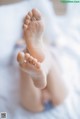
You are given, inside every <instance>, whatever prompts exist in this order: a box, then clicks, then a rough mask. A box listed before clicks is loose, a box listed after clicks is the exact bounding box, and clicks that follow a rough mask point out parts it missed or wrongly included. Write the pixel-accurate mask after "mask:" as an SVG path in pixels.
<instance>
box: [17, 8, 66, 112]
mask: <svg viewBox="0 0 80 119" xmlns="http://www.w3.org/2000/svg"><path fill="white" fill-rule="evenodd" d="M44 28H45V26H44V22H43V18H42V15H41V13H40V12H39V11H38V10H36V9H33V10H32V11H30V12H29V13H28V14H27V15H26V17H25V19H24V24H23V34H24V40H25V42H26V45H27V49H26V52H19V53H18V56H17V60H18V62H19V65H20V68H21V70H20V74H21V88H20V89H21V93H20V94H21V103H22V105H23V106H24V107H25V108H26V109H27V110H29V111H31V112H41V111H43V110H44V102H45V101H49V100H50V101H51V102H52V104H53V105H54V106H57V105H59V104H61V103H63V101H64V99H65V98H66V96H67V94H68V92H67V88H66V86H65V84H64V82H63V79H62V76H61V72H60V69H59V67H58V65H57V62H56V61H55V59H54V57H53V56H52V54H51V52H50V51H49V47H50V46H48V45H46V44H44V42H43V33H44Z"/></svg>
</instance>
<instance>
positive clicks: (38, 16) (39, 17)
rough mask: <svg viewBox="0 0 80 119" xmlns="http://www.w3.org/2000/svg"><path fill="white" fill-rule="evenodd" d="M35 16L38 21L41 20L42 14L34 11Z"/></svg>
mask: <svg viewBox="0 0 80 119" xmlns="http://www.w3.org/2000/svg"><path fill="white" fill-rule="evenodd" d="M32 13H33V16H34V17H35V18H36V20H40V19H41V13H40V12H39V11H38V10H37V9H32Z"/></svg>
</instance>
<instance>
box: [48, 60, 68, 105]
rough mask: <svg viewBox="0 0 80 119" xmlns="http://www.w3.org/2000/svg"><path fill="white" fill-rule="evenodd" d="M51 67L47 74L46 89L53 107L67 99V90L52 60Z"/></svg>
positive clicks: (58, 69)
mask: <svg viewBox="0 0 80 119" xmlns="http://www.w3.org/2000/svg"><path fill="white" fill-rule="evenodd" d="M52 67H53V68H52V69H51V71H50V72H49V74H48V80H47V89H48V91H49V93H50V95H51V100H52V103H53V105H54V106H57V105H59V104H61V103H62V102H63V101H64V99H65V98H66V97H67V94H68V90H67V87H66V85H65V83H64V81H63V79H62V76H61V71H60V68H59V67H58V65H57V64H56V61H54V59H53V66H52Z"/></svg>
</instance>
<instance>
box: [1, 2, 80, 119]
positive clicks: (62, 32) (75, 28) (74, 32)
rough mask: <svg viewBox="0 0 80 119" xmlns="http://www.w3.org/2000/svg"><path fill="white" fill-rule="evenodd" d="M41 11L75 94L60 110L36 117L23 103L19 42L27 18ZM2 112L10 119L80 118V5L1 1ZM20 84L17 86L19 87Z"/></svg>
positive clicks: (65, 78)
mask: <svg viewBox="0 0 80 119" xmlns="http://www.w3.org/2000/svg"><path fill="white" fill-rule="evenodd" d="M32 8H38V9H39V10H40V11H41V13H42V15H43V17H44V19H45V22H46V23H45V24H46V25H45V26H46V29H45V34H44V37H45V39H46V40H47V41H48V42H49V43H50V44H51V45H53V46H54V47H55V48H56V50H57V51H58V53H59V57H60V59H61V64H62V68H63V77H64V80H65V81H66V83H67V84H68V87H69V88H70V90H72V95H71V97H70V99H69V101H68V102H67V103H64V104H63V105H60V106H59V107H58V108H56V109H51V110H48V111H47V112H42V113H40V114H32V113H30V112H27V111H26V110H24V109H23V108H22V107H21V106H20V104H19V100H20V98H19V71H18V64H17V61H16V54H17V52H18V51H19V50H20V49H19V48H18V47H17V45H16V44H17V41H19V40H21V39H22V24H23V19H24V16H25V15H26V14H27V13H28V11H30V10H31V9H32ZM0 51H1V52H0V112H7V116H8V118H9V119H11V118H12V119H22V118H23V119H34V118H35V119H47V118H49V119H79V118H80V112H79V110H80V3H62V2H61V1H60V0H0ZM15 84H16V85H15Z"/></svg>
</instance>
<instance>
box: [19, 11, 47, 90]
mask: <svg viewBox="0 0 80 119" xmlns="http://www.w3.org/2000/svg"><path fill="white" fill-rule="evenodd" d="M43 32H44V22H43V18H42V16H41V14H40V12H39V11H38V10H36V9H33V10H32V11H31V12H29V13H28V14H27V16H26V17H25V19H24V25H23V34H24V39H25V42H26V45H27V49H28V51H29V53H27V52H26V53H24V52H19V53H18V56H17V60H18V62H19V64H20V67H21V68H22V69H23V70H24V71H26V72H28V73H29V74H30V75H31V76H32V79H33V82H34V84H35V86H36V87H38V88H41V89H42V88H44V87H45V86H46V74H45V72H44V70H43V68H42V66H41V63H42V62H43V61H44V59H45V53H44V45H43Z"/></svg>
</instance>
